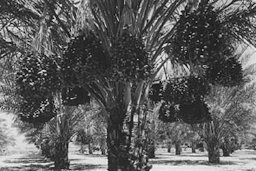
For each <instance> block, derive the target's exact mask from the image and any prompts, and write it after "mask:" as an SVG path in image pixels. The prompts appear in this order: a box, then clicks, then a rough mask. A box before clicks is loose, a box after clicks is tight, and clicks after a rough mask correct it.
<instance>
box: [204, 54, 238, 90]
mask: <svg viewBox="0 0 256 171" xmlns="http://www.w3.org/2000/svg"><path fill="white" fill-rule="evenodd" d="M206 77H207V79H208V80H209V82H210V83H212V84H213V85H222V86H226V87H231V86H236V85H240V84H241V83H242V82H243V73H242V65H241V63H240V62H239V61H238V60H237V59H236V58H234V57H232V58H229V59H225V60H219V61H216V62H214V63H213V64H212V65H210V66H209V68H208V69H207V71H206Z"/></svg>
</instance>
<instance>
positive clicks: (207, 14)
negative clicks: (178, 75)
mask: <svg viewBox="0 0 256 171" xmlns="http://www.w3.org/2000/svg"><path fill="white" fill-rule="evenodd" d="M222 30H223V29H222V24H221V21H220V20H219V16H218V14H217V12H215V11H214V9H213V6H211V5H209V4H204V3H203V2H201V3H200V4H199V7H198V9H196V10H194V11H189V10H188V9H185V10H184V11H183V13H182V15H181V17H180V20H179V21H178V25H177V29H176V34H175V36H174V38H173V42H172V44H173V51H172V53H173V55H174V58H175V60H177V61H178V62H180V63H182V64H193V65H199V66H200V65H208V64H209V63H211V62H212V61H215V60H218V58H220V57H221V56H219V54H220V52H222V51H223V50H224V49H226V48H229V46H230V43H229V42H228V39H227V37H226V36H225V34H224V33H223V32H222Z"/></svg>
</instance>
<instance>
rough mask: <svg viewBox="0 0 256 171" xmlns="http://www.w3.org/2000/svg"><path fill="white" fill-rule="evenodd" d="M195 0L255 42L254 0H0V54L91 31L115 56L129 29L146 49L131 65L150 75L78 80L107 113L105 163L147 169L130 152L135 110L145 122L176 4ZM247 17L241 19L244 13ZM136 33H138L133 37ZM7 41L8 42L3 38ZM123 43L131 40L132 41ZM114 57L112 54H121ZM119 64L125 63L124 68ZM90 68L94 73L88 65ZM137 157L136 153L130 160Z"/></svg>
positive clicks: (190, 5) (58, 48)
mask: <svg viewBox="0 0 256 171" xmlns="http://www.w3.org/2000/svg"><path fill="white" fill-rule="evenodd" d="M198 3H201V4H205V3H206V4H207V3H208V4H211V5H213V6H214V7H215V9H216V11H217V12H218V15H219V16H221V18H222V24H223V25H225V26H226V27H225V28H226V29H227V30H228V31H226V33H228V34H229V35H230V36H231V37H232V38H233V39H232V40H234V42H240V41H245V40H246V42H247V43H248V42H249V43H251V44H254V43H255V41H254V40H255V39H254V37H253V36H254V33H255V30H254V28H255V27H254V22H252V20H253V19H254V15H255V11H256V8H255V4H254V3H253V1H245V0H232V1H230V2H229V1H228V2H223V1H221V2H220V1H216V0H201V1H198V0H190V1H185V0H164V1H154V0H152V1H151V0H121V1H117V0H102V1H99V0H80V1H73V0H63V1H50V0H37V1H30V0H21V1H17V0H10V1H1V4H0V5H1V6H0V7H2V8H1V10H0V11H1V16H4V17H1V18H0V19H1V24H0V26H1V27H2V29H1V36H2V37H3V40H4V41H1V43H2V44H3V45H4V47H6V48H7V50H9V51H5V50H3V51H1V56H2V57H4V56H5V54H6V52H13V51H12V50H11V48H13V47H14V49H15V50H17V51H18V53H15V55H16V58H19V56H21V55H22V54H24V52H26V51H27V50H29V51H31V50H32V51H37V52H40V53H43V54H45V55H48V56H51V55H56V56H60V57H63V56H64V57H65V54H63V47H64V46H65V45H67V42H68V40H69V39H70V38H71V36H72V35H79V34H81V33H84V34H90V33H91V32H93V33H94V34H95V35H96V38H97V39H99V40H100V41H99V42H100V44H101V45H102V46H103V49H104V52H105V53H104V54H105V56H106V58H108V57H109V58H111V56H118V55H119V54H118V53H119V52H121V50H122V49H125V48H124V47H125V46H126V45H127V44H125V46H122V47H121V48H120V47H118V48H116V49H114V50H115V51H113V47H114V46H115V45H116V43H117V44H118V42H119V43H120V41H122V40H123V39H122V36H123V35H124V33H125V32H127V31H128V33H129V35H130V36H131V37H132V38H131V39H132V40H137V39H141V40H142V42H143V43H142V44H143V46H144V48H142V49H144V52H146V53H144V52H143V54H147V59H146V60H145V61H147V62H146V63H143V65H142V66H140V64H138V65H139V67H138V68H136V67H135V68H134V70H136V71H138V73H141V71H145V73H143V74H145V75H147V77H143V78H138V77H137V76H135V77H134V78H132V79H129V78H130V77H129V78H128V77H127V78H126V77H125V78H122V79H115V80H112V79H109V78H108V77H106V76H104V74H105V73H102V75H101V76H99V77H98V76H97V77H96V78H93V81H91V80H90V81H88V80H87V81H84V82H83V83H82V84H81V85H80V86H82V87H84V88H85V89H86V90H87V91H89V92H90V94H91V96H93V97H94V98H95V99H96V100H97V102H98V103H99V105H100V106H101V107H102V109H103V110H104V111H105V113H106V115H107V123H108V128H107V145H108V170H110V171H117V170H122V171H128V170H149V169H150V167H149V166H148V165H147V159H143V156H144V155H138V154H137V153H134V151H143V150H135V147H136V148H141V146H138V144H137V146H136V145H135V146H134V147H133V146H131V145H132V143H131V141H132V138H131V137H132V133H133V128H134V120H135V118H139V119H137V121H138V124H139V126H140V128H141V130H143V128H145V127H144V125H145V123H142V122H141V121H146V119H145V117H146V116H147V112H148V111H147V108H148V103H147V100H148V91H149V87H150V86H151V85H152V82H153V81H154V80H155V79H156V78H157V76H158V73H159V72H160V71H161V70H162V69H163V68H164V67H166V65H167V64H170V63H171V64H174V65H175V64H176V63H177V60H178V59H177V56H176V57H175V56H174V55H173V51H172V48H173V42H172V40H173V37H175V34H176V28H177V26H178V24H179V19H180V18H181V17H180V16H181V13H182V12H181V11H183V10H187V11H193V10H194V9H197V8H198ZM6 9H8V11H7V10H6ZM240 16H242V17H240ZM244 18H246V20H243V19H244ZM247 28H249V29H247ZM88 30H89V31H88ZM128 37H129V36H128ZM134 37H135V39H133V38H134ZM71 42H72V41H71ZM10 44H11V45H13V46H7V45H10ZM128 44H129V45H132V44H133V43H128ZM121 45H122V42H121ZM134 45H135V44H134ZM140 45H141V44H139V46H140ZM143 46H142V47H143ZM135 48H137V45H136V47H135ZM140 48H141V46H140V47H139V49H140ZM120 49H121V50H120ZM15 52H16V51H15ZM132 52H134V51H132V50H130V51H129V49H128V51H127V52H126V54H125V55H120V56H119V57H120V58H121V57H122V56H126V55H127V56H129V55H131V56H133V55H134V54H133V53H132ZM216 53H218V52H216ZM12 56H13V55H12ZM103 56H104V55H103ZM134 56H136V54H135V55H134ZM119 57H118V58H117V59H115V60H114V61H119V59H120V58H119ZM110 61H111V60H110ZM136 61H140V60H137V59H135V61H132V62H135V63H136ZM119 62H120V63H119V64H118V65H116V66H114V68H115V69H117V70H119V69H122V66H125V65H123V64H122V62H123V59H120V61H119ZM140 62H141V61H140ZM74 65H75V66H76V65H77V64H74ZM132 66H136V65H132ZM149 66H150V67H151V70H150V72H149V71H148V68H150V67H149ZM182 66H184V67H185V68H187V69H189V70H194V69H197V67H194V66H192V65H191V63H190V64H185V65H184V64H182ZM200 66H201V65H200ZM82 67H83V66H82ZM87 67H88V66H87ZM129 67H131V66H129ZM129 67H128V68H129ZM96 68H97V67H96ZM98 68H99V67H98ZM124 70H125V71H130V70H129V69H127V68H124ZM104 72H105V71H104ZM130 72H133V71H130ZM146 72H148V73H146ZM192 72H194V71H192ZM123 73H126V72H124V71H117V75H118V76H121V77H122V75H123ZM138 73H135V75H136V74H138ZM126 74H127V73H126ZM129 74H130V73H128V75H129ZM143 74H142V75H143ZM88 75H90V76H93V74H92V73H89V74H88ZM129 76H131V75H129ZM80 77H81V75H80V76H79V78H80ZM65 81H67V80H64V82H65ZM135 116H136V117H135ZM140 136H141V138H140V139H141V140H142V139H143V136H144V133H143V131H142V132H141V133H140ZM139 144H140V143H139ZM131 153H132V154H136V155H135V157H132V155H131ZM138 156H141V157H138ZM134 159H135V161H133V160H134ZM143 162H144V163H143ZM142 163H143V164H142Z"/></svg>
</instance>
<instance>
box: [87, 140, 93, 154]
mask: <svg viewBox="0 0 256 171" xmlns="http://www.w3.org/2000/svg"><path fill="white" fill-rule="evenodd" d="M88 151H89V154H93V149H92V144H91V143H90V142H89V144H88Z"/></svg>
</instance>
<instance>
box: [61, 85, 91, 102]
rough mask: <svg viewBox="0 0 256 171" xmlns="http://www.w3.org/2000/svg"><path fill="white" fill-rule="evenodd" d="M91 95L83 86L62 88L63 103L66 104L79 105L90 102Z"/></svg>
mask: <svg viewBox="0 0 256 171" xmlns="http://www.w3.org/2000/svg"><path fill="white" fill-rule="evenodd" d="M90 99H91V98H90V95H89V93H88V91H86V90H85V89H84V88H83V87H78V86H77V87H69V88H63V89H62V103H63V105H66V106H78V105H80V104H86V103H89V102H90Z"/></svg>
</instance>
